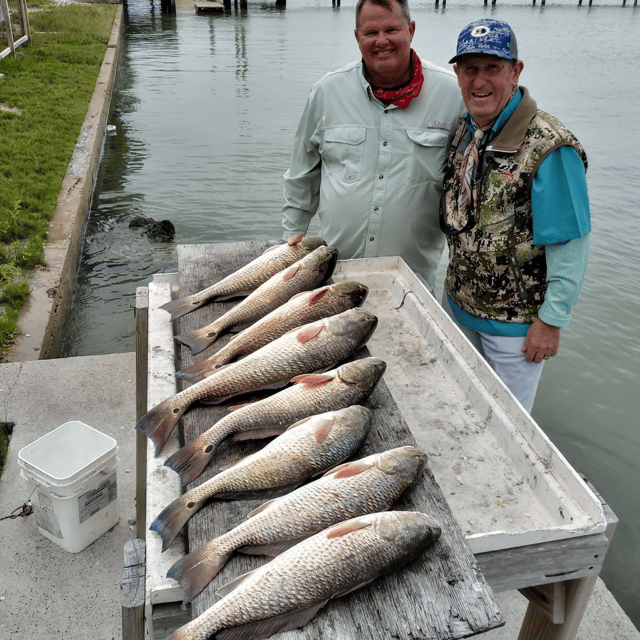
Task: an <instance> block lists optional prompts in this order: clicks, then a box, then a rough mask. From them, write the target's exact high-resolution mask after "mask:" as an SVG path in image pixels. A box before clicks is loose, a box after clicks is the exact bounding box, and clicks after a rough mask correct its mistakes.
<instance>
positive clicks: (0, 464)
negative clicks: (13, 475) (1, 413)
mask: <svg viewBox="0 0 640 640" xmlns="http://www.w3.org/2000/svg"><path fill="white" fill-rule="evenodd" d="M13 426H14V425H13V422H0V476H1V475H2V470H3V469H4V463H5V460H6V459H7V451H8V450H9V438H10V437H11V432H12V431H13Z"/></svg>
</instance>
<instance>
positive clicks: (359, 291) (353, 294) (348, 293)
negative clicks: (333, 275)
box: [330, 280, 369, 307]
mask: <svg viewBox="0 0 640 640" xmlns="http://www.w3.org/2000/svg"><path fill="white" fill-rule="evenodd" d="M330 288H331V291H332V292H333V293H334V295H336V296H339V297H341V298H346V299H347V300H349V301H350V303H351V304H350V306H352V307H359V306H360V305H362V303H363V302H364V301H365V299H366V297H367V295H368V293H369V287H367V286H365V285H364V284H362V283H360V282H354V281H352V280H349V281H346V282H336V283H334V284H332V285H331V287H330Z"/></svg>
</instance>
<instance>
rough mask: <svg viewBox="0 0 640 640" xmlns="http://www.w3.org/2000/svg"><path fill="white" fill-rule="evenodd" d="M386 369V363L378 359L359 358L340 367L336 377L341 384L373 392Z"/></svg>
mask: <svg viewBox="0 0 640 640" xmlns="http://www.w3.org/2000/svg"><path fill="white" fill-rule="evenodd" d="M386 368H387V363H386V362H385V361H384V360H380V359H379V358H371V357H370V358H359V359H358V360H354V361H353V362H347V363H345V364H343V365H340V366H339V367H338V369H337V375H338V379H339V380H340V381H341V382H342V383H343V384H346V385H349V386H353V387H359V388H362V389H371V390H372V391H373V389H374V388H375V386H376V385H377V384H378V382H379V380H380V378H382V374H383V373H384V372H385V369H386Z"/></svg>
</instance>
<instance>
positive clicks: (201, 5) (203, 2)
mask: <svg viewBox="0 0 640 640" xmlns="http://www.w3.org/2000/svg"><path fill="white" fill-rule="evenodd" d="M193 4H194V6H195V8H196V11H197V12H198V13H200V12H201V11H224V5H222V4H220V3H219V2H209V1H208V0H196V2H194V3H193Z"/></svg>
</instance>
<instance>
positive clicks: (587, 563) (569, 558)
mask: <svg viewBox="0 0 640 640" xmlns="http://www.w3.org/2000/svg"><path fill="white" fill-rule="evenodd" d="M608 545H609V540H608V539H607V537H606V535H605V534H604V533H601V534H596V535H590V536H582V537H579V538H567V539H566V540H556V541H552V542H543V543H540V544H536V545H529V546H526V547H514V548H512V549H499V550H497V551H488V552H486V553H478V554H476V560H477V562H478V566H479V568H480V571H481V572H482V575H484V577H485V579H486V580H487V582H488V583H489V584H490V585H491V588H492V589H493V590H494V591H496V592H498V593H499V592H502V591H513V590H514V589H522V588H524V587H530V586H533V585H539V584H548V583H552V582H558V581H560V580H570V579H576V578H583V577H586V576H592V575H595V576H597V575H598V574H599V573H600V570H601V568H602V563H603V561H604V556H605V553H606V551H607V547H608Z"/></svg>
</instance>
